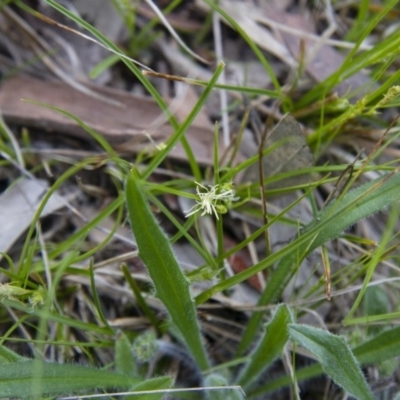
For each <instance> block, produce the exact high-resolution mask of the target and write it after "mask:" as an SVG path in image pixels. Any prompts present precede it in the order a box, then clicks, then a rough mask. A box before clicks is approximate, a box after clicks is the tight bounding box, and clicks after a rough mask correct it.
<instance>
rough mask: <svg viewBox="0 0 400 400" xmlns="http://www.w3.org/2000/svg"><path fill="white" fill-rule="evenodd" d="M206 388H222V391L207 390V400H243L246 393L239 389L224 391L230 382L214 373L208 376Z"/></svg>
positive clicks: (205, 382) (205, 383) (205, 381)
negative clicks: (224, 387)
mask: <svg viewBox="0 0 400 400" xmlns="http://www.w3.org/2000/svg"><path fill="white" fill-rule="evenodd" d="M204 386H205V387H220V388H221V389H215V390H207V391H206V399H207V400H243V399H244V393H243V392H242V391H241V390H239V389H223V388H222V387H223V386H229V382H228V380H227V379H226V378H225V377H224V376H223V375H221V374H218V373H213V374H210V375H207V377H206V378H205V380H204Z"/></svg>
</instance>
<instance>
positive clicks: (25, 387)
mask: <svg viewBox="0 0 400 400" xmlns="http://www.w3.org/2000/svg"><path fill="white" fill-rule="evenodd" d="M137 383H139V381H138V380H137V379H134V378H130V377H127V376H125V375H119V374H116V373H112V372H108V371H104V370H100V369H96V368H89V367H82V366H80V365H70V364H57V363H47V362H43V361H39V360H30V361H22V362H14V363H7V364H0V393H1V397H2V398H4V397H18V398H21V397H22V398H26V397H29V396H33V395H44V394H47V395H51V394H52V395H62V394H69V393H73V392H76V391H80V390H94V389H105V388H118V389H123V388H131V387H132V386H134V385H135V384H137Z"/></svg>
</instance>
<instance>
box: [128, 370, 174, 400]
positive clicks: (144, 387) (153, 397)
mask: <svg viewBox="0 0 400 400" xmlns="http://www.w3.org/2000/svg"><path fill="white" fill-rule="evenodd" d="M171 386H172V379H171V378H170V377H169V376H159V377H158V378H153V379H150V380H148V381H145V382H141V383H139V384H138V385H136V386H135V392H141V391H143V392H144V391H148V390H157V391H160V392H161V393H143V394H141V395H140V397H139V396H138V395H137V394H134V395H128V396H126V397H124V400H139V399H140V400H161V399H162V398H164V394H163V393H162V391H163V390H165V389H170V388H171Z"/></svg>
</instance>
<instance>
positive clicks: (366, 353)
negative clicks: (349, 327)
mask: <svg viewBox="0 0 400 400" xmlns="http://www.w3.org/2000/svg"><path fill="white" fill-rule="evenodd" d="M353 353H354V355H355V356H356V357H357V359H358V360H359V361H360V363H362V364H370V363H379V362H382V361H386V360H390V359H391V358H393V357H398V356H400V326H397V327H395V328H392V329H388V330H387V331H384V332H382V333H380V334H379V335H377V336H375V337H374V338H373V339H371V340H368V341H367V342H365V343H363V344H361V345H359V346H357V347H356V348H354V349H353Z"/></svg>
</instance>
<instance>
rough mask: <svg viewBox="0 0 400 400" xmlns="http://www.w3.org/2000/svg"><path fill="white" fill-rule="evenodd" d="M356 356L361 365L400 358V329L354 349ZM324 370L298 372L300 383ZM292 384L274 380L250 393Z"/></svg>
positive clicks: (314, 368)
mask: <svg viewBox="0 0 400 400" xmlns="http://www.w3.org/2000/svg"><path fill="white" fill-rule="evenodd" d="M352 351H353V354H354V356H355V357H356V358H357V360H358V361H359V363H360V364H362V365H365V364H377V363H380V362H383V361H387V360H390V359H393V358H394V357H399V356H400V327H399V326H398V327H396V328H392V329H389V330H387V331H385V332H382V333H380V334H379V335H377V336H375V337H374V338H373V339H371V340H368V341H367V342H365V343H363V344H361V345H359V346H357V347H355V348H353V349H352ZM321 373H322V368H321V366H320V365H319V364H314V365H311V366H309V367H305V368H300V369H298V370H296V378H297V380H298V381H302V380H305V379H310V378H313V377H315V376H318V375H321ZM290 382H291V377H290V376H284V377H281V378H277V379H274V380H273V381H271V382H268V383H266V384H265V385H263V386H261V387H259V388H257V389H255V390H254V391H251V392H250V393H248V394H249V395H251V396H256V395H260V394H265V393H268V392H272V391H275V390H279V389H282V388H283V387H285V386H287V385H289V384H290Z"/></svg>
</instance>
